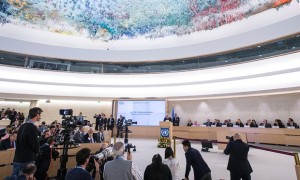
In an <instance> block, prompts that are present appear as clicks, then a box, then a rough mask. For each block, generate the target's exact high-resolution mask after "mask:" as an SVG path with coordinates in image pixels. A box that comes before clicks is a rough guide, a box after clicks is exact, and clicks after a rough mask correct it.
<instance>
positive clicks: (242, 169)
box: [224, 133, 252, 180]
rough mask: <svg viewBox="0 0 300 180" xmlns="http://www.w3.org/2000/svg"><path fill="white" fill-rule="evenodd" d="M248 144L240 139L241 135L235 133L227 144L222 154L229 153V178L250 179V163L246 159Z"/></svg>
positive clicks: (236, 179)
mask: <svg viewBox="0 0 300 180" xmlns="http://www.w3.org/2000/svg"><path fill="white" fill-rule="evenodd" d="M248 152H249V146H248V144H246V143H244V142H243V141H242V140H241V135H240V134H239V133H235V134H234V135H233V137H231V138H230V141H229V142H228V144H227V147H226V149H225V150H224V154H226V155H230V156H229V161H228V166H227V170H229V171H230V179H231V180H240V179H243V180H251V176H250V173H251V172H252V168H251V165H250V163H249V161H248Z"/></svg>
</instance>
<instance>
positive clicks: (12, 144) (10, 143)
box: [0, 131, 18, 151]
mask: <svg viewBox="0 0 300 180" xmlns="http://www.w3.org/2000/svg"><path fill="white" fill-rule="evenodd" d="M17 134H18V132H17V131H14V132H13V133H12V134H10V135H9V138H7V139H4V140H3V141H1V143H0V151H4V150H7V149H11V148H16V140H17Z"/></svg>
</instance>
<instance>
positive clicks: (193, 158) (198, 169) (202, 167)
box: [185, 148, 211, 179]
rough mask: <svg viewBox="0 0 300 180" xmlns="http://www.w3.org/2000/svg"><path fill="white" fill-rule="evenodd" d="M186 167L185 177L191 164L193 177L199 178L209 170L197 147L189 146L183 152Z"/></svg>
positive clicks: (187, 175)
mask: <svg viewBox="0 0 300 180" xmlns="http://www.w3.org/2000/svg"><path fill="white" fill-rule="evenodd" d="M185 158H186V169H185V177H186V178H188V177H189V173H190V171H191V166H192V167H193V170H194V179H201V178H202V177H203V176H204V175H205V174H207V173H208V172H211V171H210V169H209V167H208V165H207V164H206V162H205V161H204V159H203V158H202V156H201V154H200V152H199V151H198V150H197V149H194V148H189V149H188V150H187V152H186V153H185Z"/></svg>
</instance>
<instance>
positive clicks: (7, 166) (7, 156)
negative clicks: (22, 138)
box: [0, 149, 15, 179]
mask: <svg viewBox="0 0 300 180" xmlns="http://www.w3.org/2000/svg"><path fill="white" fill-rule="evenodd" d="M14 155H15V149H8V150H6V151H0V157H1V164H0V165H1V167H0V179H3V178H5V177H7V176H10V175H11V174H12V162H13V159H14Z"/></svg>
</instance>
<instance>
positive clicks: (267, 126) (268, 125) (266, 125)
mask: <svg viewBox="0 0 300 180" xmlns="http://www.w3.org/2000/svg"><path fill="white" fill-rule="evenodd" d="M263 125H264V124H263V123H261V124H260V126H263ZM264 126H265V128H272V126H271V124H270V123H267V124H265V125H264Z"/></svg>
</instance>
